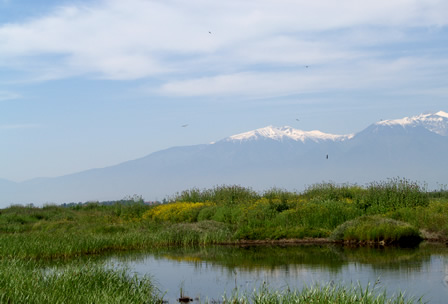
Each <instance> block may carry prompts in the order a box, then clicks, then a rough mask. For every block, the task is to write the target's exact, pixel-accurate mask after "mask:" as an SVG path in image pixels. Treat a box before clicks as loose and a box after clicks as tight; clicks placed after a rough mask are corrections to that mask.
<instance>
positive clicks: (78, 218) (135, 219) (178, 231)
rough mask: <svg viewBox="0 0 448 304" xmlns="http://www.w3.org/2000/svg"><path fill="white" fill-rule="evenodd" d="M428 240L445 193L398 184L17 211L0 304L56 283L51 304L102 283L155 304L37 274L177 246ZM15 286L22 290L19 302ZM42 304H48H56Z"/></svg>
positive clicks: (0, 241)
mask: <svg viewBox="0 0 448 304" xmlns="http://www.w3.org/2000/svg"><path fill="white" fill-rule="evenodd" d="M422 239H430V240H439V241H446V240H447V239H448V192H447V191H436V192H428V191H425V190H424V188H423V187H421V186H420V185H419V184H417V183H415V182H411V181H408V180H406V179H398V178H397V179H391V180H388V181H385V182H379V183H371V184H369V185H368V186H366V187H360V186H357V185H348V184H343V185H336V184H332V183H322V184H316V185H313V186H310V187H308V188H307V189H306V190H305V191H304V192H303V193H292V192H288V191H285V190H281V189H270V190H267V191H265V192H264V193H257V192H255V191H253V190H252V189H248V188H244V187H241V186H219V187H215V188H212V189H204V190H200V189H190V190H186V191H184V192H182V193H179V194H177V195H176V196H174V197H173V198H171V199H169V200H167V202H166V203H163V204H153V205H149V204H145V203H144V202H143V201H142V200H141V199H140V198H137V199H129V200H122V201H117V202H114V203H112V204H110V203H109V204H105V203H99V202H95V203H93V202H90V203H84V204H70V205H65V206H56V205H47V206H44V207H33V206H18V205H16V206H10V207H8V208H5V209H2V210H0V258H1V260H0V268H1V272H0V289H1V292H0V293H1V294H0V302H7V303H9V302H10V303H22V302H27V300H26V298H22V297H23V296H26V294H27V289H26V288H29V290H44V285H45V284H44V283H42V282H50V281H51V282H54V283H52V284H55V286H60V287H58V288H60V291H59V293H58V291H57V290H58V289H57V288H56V289H55V290H56V291H55V292H56V293H57V294H55V295H52V293H50V292H44V294H48V297H50V296H54V297H55V298H54V299H56V298H57V297H58V296H60V295H63V294H65V292H64V290H65V289H64V288H68V287H67V286H71V285H73V284H75V283H76V282H77V283H76V284H80V286H81V285H82V284H87V285H89V286H90V285H92V284H93V285H94V284H97V283H98V284H100V283H101V284H103V283H104V284H105V285H104V288H106V289H107V288H111V287H110V286H109V287H108V285H107V284H112V285H113V286H122V293H121V294H120V295H116V298H117V299H119V298H120V297H122V296H126V297H128V298H130V297H129V296H128V295H127V293H129V292H130V293H132V294H134V296H135V297H136V298H132V299H134V300H132V302H133V303H139V300H138V299H140V298H139V297H141V298H145V299H148V297H149V294H153V295H154V296H153V297H152V299H154V301H155V302H157V301H158V300H160V299H159V298H158V297H157V296H155V294H156V293H155V292H154V291H153V288H152V285H151V282H150V281H149V280H146V279H143V280H139V279H136V278H132V277H127V276H126V275H125V273H124V272H120V271H118V272H117V271H115V270H107V269H104V267H103V268H101V269H102V270H100V269H99V268H98V267H95V266H92V265H90V266H89V265H87V266H85V267H87V268H86V269H85V271H84V272H82V275H81V276H79V274H80V273H79V272H78V277H76V275H77V272H76V271H77V270H76V269H78V268H79V267H78V268H76V267H74V268H67V269H64V270H63V271H62V272H61V273H59V274H58V273H44V274H43V273H42V272H38V271H36V270H35V269H36V267H37V266H36V265H37V264H39V263H42V262H43V261H58V260H67V259H74V258H76V257H80V256H91V255H99V254H102V253H106V252H112V251H124V250H134V249H147V248H153V247H157V246H173V245H174V246H189V245H211V244H237V243H243V242H293V241H297V242H300V241H320V242H323V241H324V242H347V243H350V244H355V245H369V244H376V245H378V244H379V245H389V244H404V245H412V244H416V243H418V242H419V241H420V240H422ZM13 272H14V273H17V275H15V276H14V278H15V279H14V280H19V281H20V280H22V281H21V282H19V281H14V282H13V281H11V280H12V279H11V276H10V275H11V274H12V273H13ZM86 274H88V275H87V276H86ZM75 279H76V280H78V279H79V281H76V282H74V281H73V280H75ZM83 280H86V281H83ZM89 280H93V281H89ZM36 284H37V285H36ZM39 284H44V285H42V286H41V285H39ZM16 286H24V287H23V290H22V293H20V291H17V287H16ZM101 286H103V285H101ZM140 293H141V294H140ZM148 293H149V294H148ZM44 294H42V295H41V296H42V297H43V298H42V302H45V301H47V300H50V301H51V299H53V298H44ZM102 296H103V295H101V294H96V293H95V292H94V291H93V290H92V293H91V294H90V295H88V297H90V298H82V299H81V298H77V299H78V300H77V301H81V302H84V300H86V302H98V301H99V302H102V300H95V299H102V298H101V297H102ZM288 296H289V295H288ZM36 298H38V297H36ZM105 299H106V298H105ZM61 301H63V302H67V303H69V302H71V300H70V299H68V300H66V301H65V300H61ZM105 301H106V302H108V303H115V302H117V303H118V302H120V301H119V300H112V299H109V298H107V299H106V300H105ZM73 302H75V300H73ZM143 302H144V301H143ZM30 303H31V302H30ZM36 303H40V302H39V301H37V300H36ZM120 303H125V302H120ZM129 303H131V302H129ZM260 303H261V302H260ZM319 303H320V302H319ZM382 303H383V302H382ZM384 303H385V302H384Z"/></svg>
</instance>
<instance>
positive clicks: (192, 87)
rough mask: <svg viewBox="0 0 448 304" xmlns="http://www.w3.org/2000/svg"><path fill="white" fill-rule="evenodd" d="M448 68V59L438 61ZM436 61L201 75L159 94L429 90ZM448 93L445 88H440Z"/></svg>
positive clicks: (407, 60) (168, 85) (262, 94)
mask: <svg viewBox="0 0 448 304" xmlns="http://www.w3.org/2000/svg"><path fill="white" fill-rule="evenodd" d="M437 64H438V65H439V68H440V69H447V68H448V62H447V61H446V60H444V61H443V60H442V61H438V62H437ZM430 65H436V63H434V62H430V61H428V60H424V59H420V58H400V59H397V60H372V61H369V62H362V61H361V62H355V63H354V64H353V65H352V66H349V65H346V64H345V63H343V64H342V65H341V64H337V65H334V64H333V65H326V66H317V67H315V66H312V65H311V66H310V67H309V68H306V67H300V68H299V69H296V70H295V71H292V72H257V73H255V72H249V73H235V74H225V75H218V76H211V77H201V78H195V79H187V80H182V81H172V82H168V83H166V84H164V85H163V86H162V87H161V88H160V89H159V91H158V93H159V94H162V95H169V96H190V97H191V96H203V97H204V96H205V97H211V96H242V97H248V96H251V97H274V96H281V95H294V94H305V93H313V92H328V91H338V90H352V91H353V90H365V89H369V90H377V89H389V90H393V91H396V92H398V91H402V90H403V89H405V90H409V85H411V86H415V87H418V86H419V87H421V88H422V89H423V88H425V89H426V90H429V88H431V87H432V86H433V85H436V87H437V86H438V85H440V84H437V83H433V82H434V80H433V79H434V75H432V73H433V71H432V69H431V67H430ZM439 92H444V91H439Z"/></svg>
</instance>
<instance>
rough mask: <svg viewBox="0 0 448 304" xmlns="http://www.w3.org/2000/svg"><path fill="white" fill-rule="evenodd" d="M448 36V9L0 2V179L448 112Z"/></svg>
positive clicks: (249, 0)
mask: <svg viewBox="0 0 448 304" xmlns="http://www.w3.org/2000/svg"><path fill="white" fill-rule="evenodd" d="M447 25H448V1H446V0H394V1H390V0H372V1H371V0H364V1H359V0H339V1H334V0H315V1H309V0H295V1H293V0H257V1H255V0H245V1H237V0H226V1H214V0H126V1H122V0H89V1H87V0H39V1H36V0H0V178H2V179H8V180H11V181H25V180H28V179H32V178H36V177H55V176H61V175H65V174H70V173H74V172H79V171H83V170H87V169H90V168H101V167H106V166H110V165H114V164H118V163H121V162H124V161H127V160H131V159H136V158H139V157H143V156H145V155H148V154H150V153H152V152H155V151H159V150H162V149H166V148H169V147H173V146H185V145H195V144H206V143H210V142H214V141H217V140H220V139H222V138H225V137H228V136H231V135H234V134H238V133H242V132H246V131H250V130H254V129H257V128H262V127H265V126H269V125H273V126H277V127H281V126H291V127H294V128H297V129H301V130H305V131H311V130H320V131H322V132H326V133H332V134H350V133H356V132H359V131H361V130H362V129H364V128H365V127H367V126H368V125H370V124H372V123H374V122H377V121H379V120H381V119H396V118H402V117H406V116H413V115H418V114H420V113H425V112H437V111H439V110H444V111H448V56H447V54H448V27H447ZM185 125H187V126H185Z"/></svg>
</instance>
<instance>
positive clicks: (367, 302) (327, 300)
mask: <svg viewBox="0 0 448 304" xmlns="http://www.w3.org/2000/svg"><path fill="white" fill-rule="evenodd" d="M222 303H241V304H287V303H288V304H289V303H307V304H355V303H356V304H386V303H387V304H392V303H396V304H411V303H423V300H422V299H421V298H420V299H417V300H415V299H413V298H407V297H406V296H405V295H404V294H403V293H398V294H397V295H392V296H388V295H387V294H386V292H385V291H383V292H380V291H378V290H376V288H375V285H373V286H371V285H370V284H368V285H367V286H366V287H362V286H361V285H360V284H358V285H351V286H349V287H347V286H344V285H334V284H328V285H325V286H320V285H314V286H310V287H304V288H303V289H302V290H291V289H289V288H287V289H284V290H271V289H269V287H268V286H266V285H262V286H261V287H260V288H258V289H255V290H254V291H253V292H252V293H243V294H241V295H240V294H239V293H238V291H237V290H236V291H235V292H234V293H233V294H232V295H231V296H229V297H227V296H226V295H225V296H223V300H222Z"/></svg>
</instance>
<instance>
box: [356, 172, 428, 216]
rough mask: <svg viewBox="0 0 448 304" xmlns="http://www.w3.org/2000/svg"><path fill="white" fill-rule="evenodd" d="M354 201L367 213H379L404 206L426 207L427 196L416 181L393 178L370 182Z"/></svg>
mask: <svg viewBox="0 0 448 304" xmlns="http://www.w3.org/2000/svg"><path fill="white" fill-rule="evenodd" d="M356 203H357V206H358V207H359V208H360V209H362V210H364V211H365V212H367V213H370V214H379V213H386V212H389V211H394V210H397V209H400V208H404V207H405V208H414V207H417V206H423V207H426V206H428V204H429V196H428V195H427V193H426V191H424V190H423V189H422V187H421V186H420V185H419V184H418V183H416V182H411V181H409V180H407V179H399V178H394V179H389V180H388V181H386V182H380V183H376V182H375V183H371V184H370V185H369V186H368V188H367V191H365V192H364V193H363V194H362V196H361V197H360V198H358V199H357V200H356Z"/></svg>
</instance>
